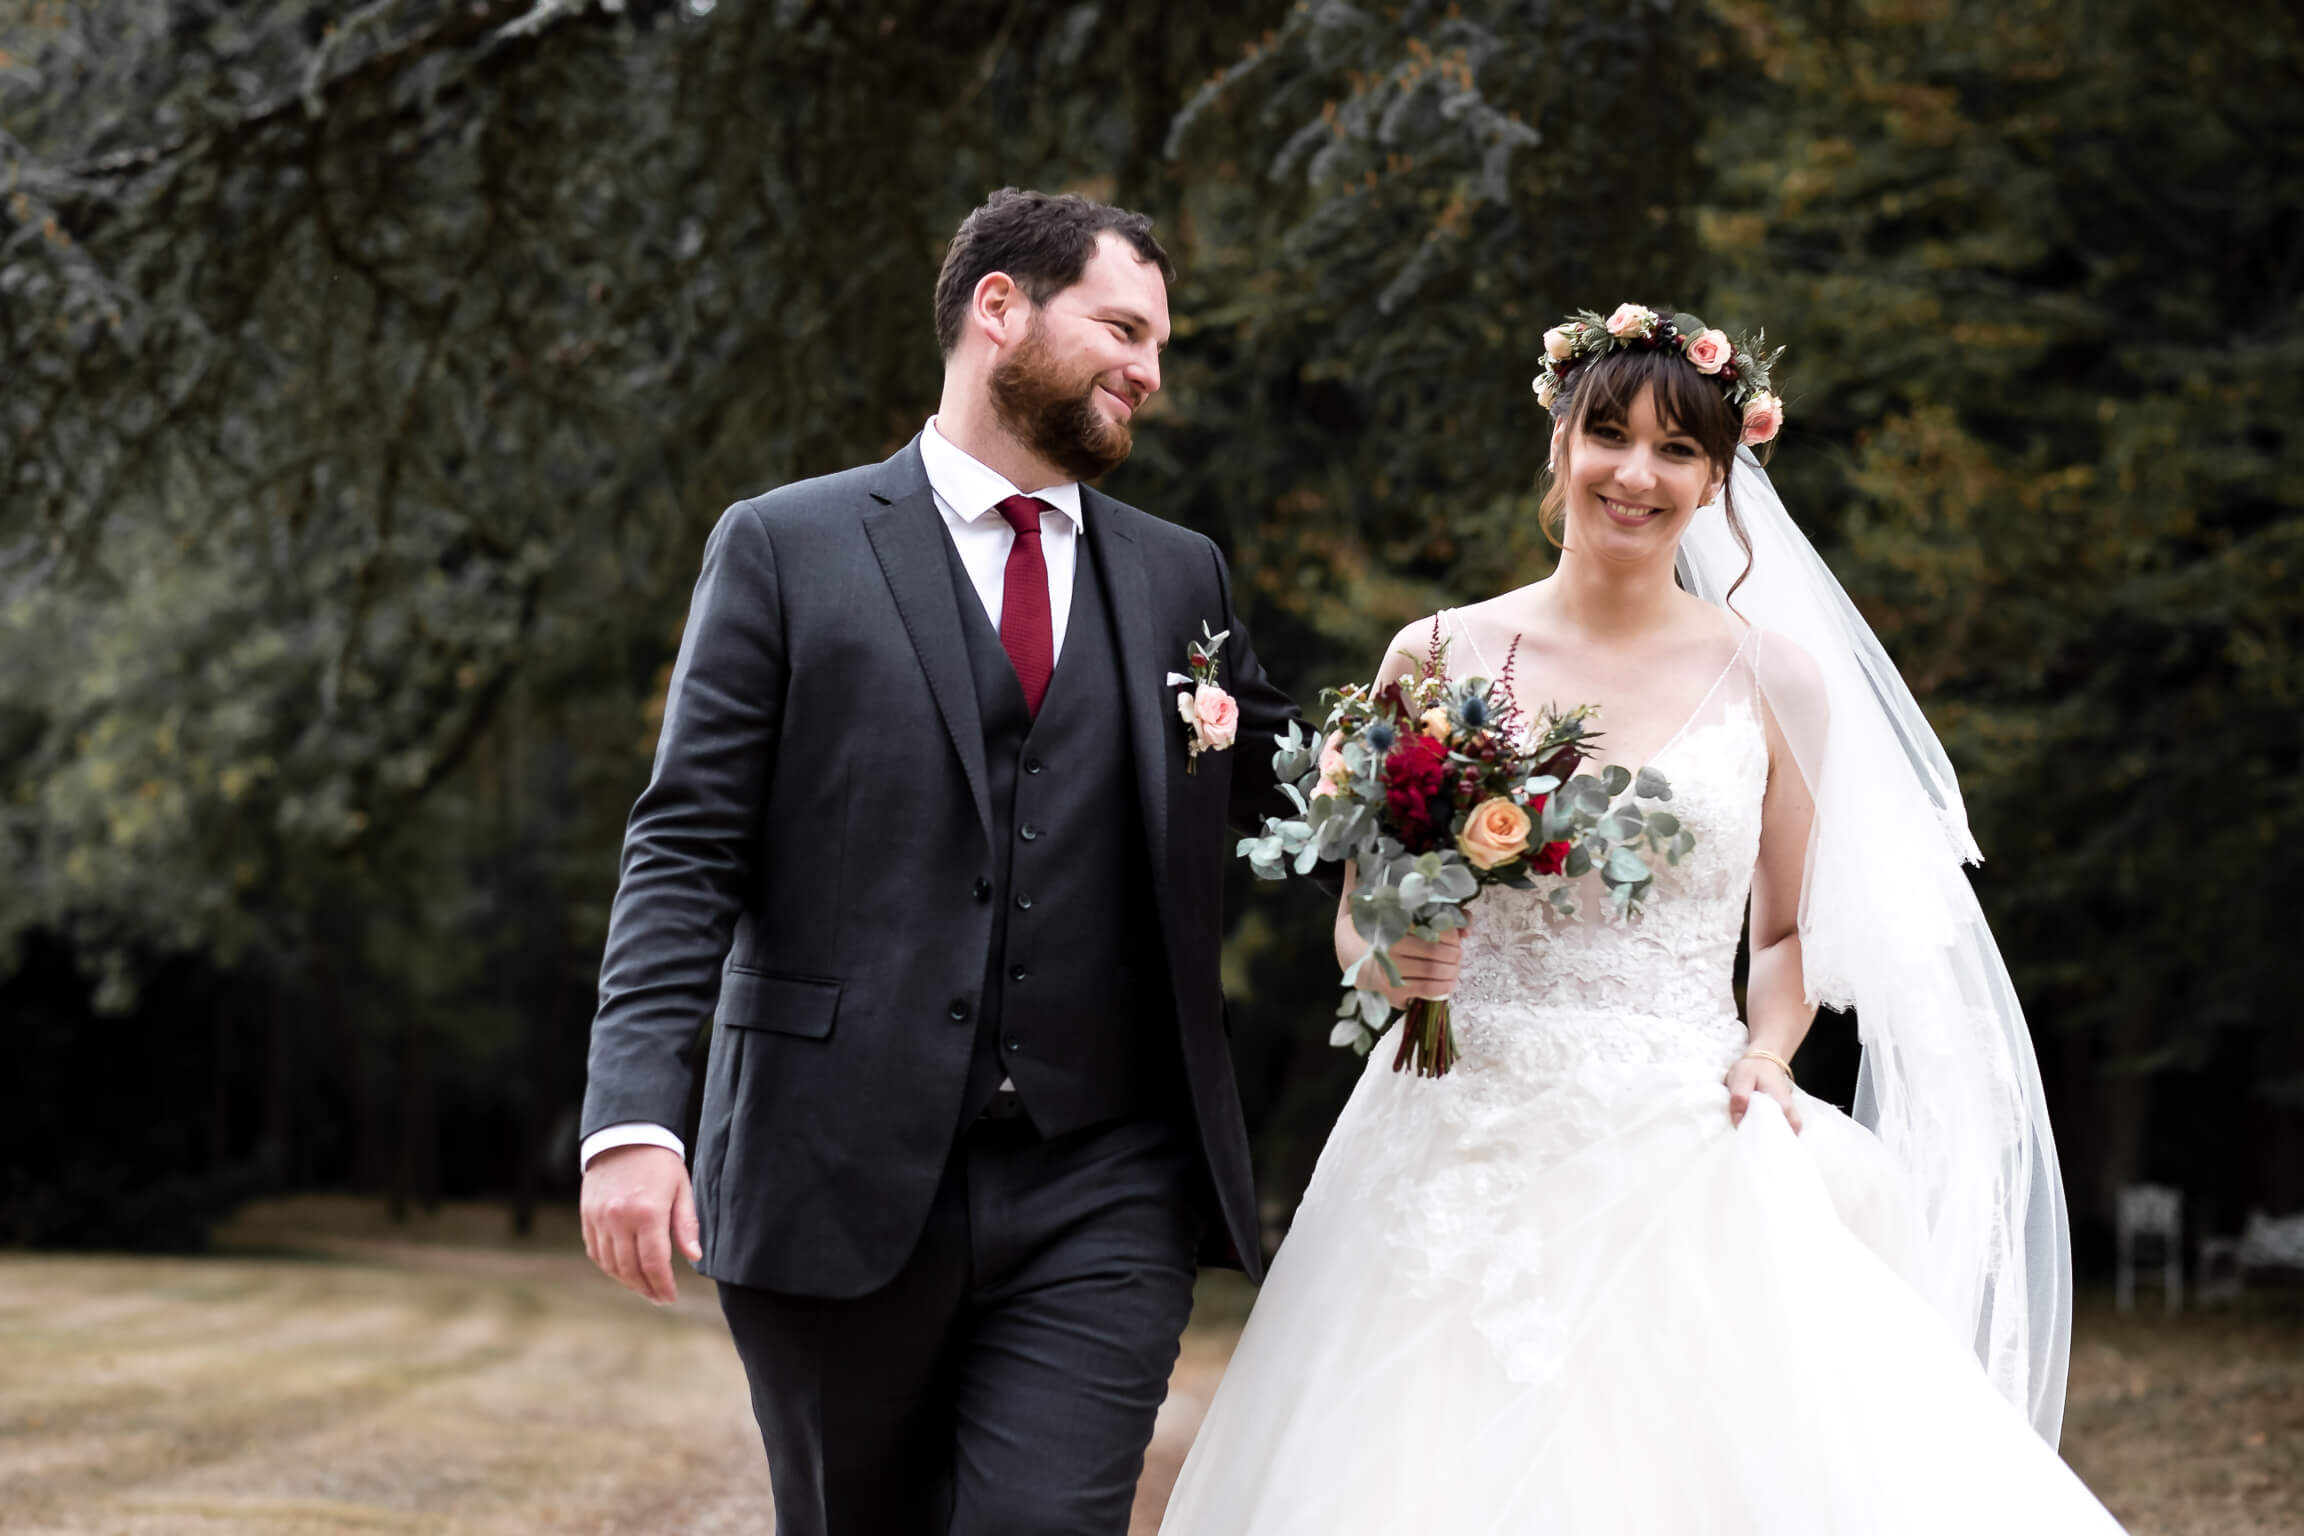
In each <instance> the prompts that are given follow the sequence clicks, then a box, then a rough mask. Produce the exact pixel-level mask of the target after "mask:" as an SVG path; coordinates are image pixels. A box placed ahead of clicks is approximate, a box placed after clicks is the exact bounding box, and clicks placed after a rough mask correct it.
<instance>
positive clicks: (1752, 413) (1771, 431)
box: [1738, 393, 1784, 446]
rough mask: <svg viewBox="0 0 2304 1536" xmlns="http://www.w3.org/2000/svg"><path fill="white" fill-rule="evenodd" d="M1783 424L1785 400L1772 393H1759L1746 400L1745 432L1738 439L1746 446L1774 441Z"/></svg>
mask: <svg viewBox="0 0 2304 1536" xmlns="http://www.w3.org/2000/svg"><path fill="white" fill-rule="evenodd" d="M1783 426H1784V402H1783V401H1781V400H1779V399H1777V398H1776V397H1775V396H1774V395H1771V394H1767V393H1761V394H1757V395H1754V396H1753V397H1752V398H1751V399H1749V400H1747V401H1745V402H1744V433H1743V436H1742V437H1741V438H1740V439H1738V440H1739V441H1740V442H1742V443H1744V444H1745V445H1746V446H1750V445H1751V444H1753V443H1772V442H1774V441H1775V440H1776V434H1777V433H1778V432H1779V431H1781V430H1782V429H1783Z"/></svg>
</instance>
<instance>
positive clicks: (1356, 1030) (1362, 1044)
mask: <svg viewBox="0 0 2304 1536" xmlns="http://www.w3.org/2000/svg"><path fill="white" fill-rule="evenodd" d="M1328 1043H1329V1044H1330V1045H1341V1046H1350V1047H1351V1048H1352V1049H1353V1050H1356V1051H1358V1052H1359V1053H1360V1054H1361V1055H1363V1056H1365V1055H1367V1054H1368V1051H1369V1048H1370V1047H1371V1046H1373V1045H1374V1044H1375V1042H1374V1041H1373V1040H1370V1039H1368V1031H1367V1028H1366V1027H1365V1026H1364V1025H1362V1024H1361V1022H1360V1020H1359V1019H1358V1018H1356V1017H1355V1018H1350V1019H1346V1020H1344V1021H1343V1022H1342V1023H1340V1024H1338V1025H1337V1026H1336V1027H1335V1028H1334V1029H1331V1030H1330V1031H1328Z"/></svg>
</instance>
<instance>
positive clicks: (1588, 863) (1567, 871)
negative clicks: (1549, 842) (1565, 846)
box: [1560, 844, 1592, 880]
mask: <svg viewBox="0 0 2304 1536" xmlns="http://www.w3.org/2000/svg"><path fill="white" fill-rule="evenodd" d="M1560 872H1561V873H1562V874H1564V875H1566V876H1567V877H1568V878H1569V879H1571V880H1581V879H1583V878H1584V877H1585V876H1586V875H1588V874H1590V873H1592V855H1591V854H1590V853H1588V852H1587V851H1585V849H1584V847H1583V845H1582V844H1578V845H1577V846H1576V847H1574V848H1571V849H1569V850H1568V862H1567V863H1565V864H1563V865H1562V866H1561V867H1560Z"/></svg>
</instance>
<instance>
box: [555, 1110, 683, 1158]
mask: <svg viewBox="0 0 2304 1536" xmlns="http://www.w3.org/2000/svg"><path fill="white" fill-rule="evenodd" d="M617 1147H662V1148H664V1149H665V1150H666V1151H670V1152H677V1153H679V1154H680V1157H681V1159H682V1160H683V1161H685V1160H686V1158H687V1156H688V1148H687V1146H686V1145H685V1144H684V1143H682V1141H681V1140H680V1138H679V1137H677V1136H675V1135H673V1134H672V1133H671V1132H670V1131H668V1130H666V1129H664V1127H662V1126H660V1125H650V1124H649V1123H648V1122H646V1121H645V1120H627V1121H625V1122H624V1123H623V1124H621V1125H611V1126H608V1127H606V1128H604V1129H602V1130H597V1131H594V1132H593V1133H592V1134H591V1135H589V1136H587V1137H585V1138H584V1145H582V1146H580V1147H578V1148H577V1149H576V1166H577V1168H578V1169H579V1170H582V1169H585V1168H589V1167H591V1166H592V1159H594V1158H596V1157H598V1156H599V1155H600V1154H601V1153H603V1152H608V1151H612V1150H614V1149H615V1148H617Z"/></svg>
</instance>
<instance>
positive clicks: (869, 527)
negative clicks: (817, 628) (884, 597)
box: [864, 438, 992, 843]
mask: <svg viewBox="0 0 2304 1536" xmlns="http://www.w3.org/2000/svg"><path fill="white" fill-rule="evenodd" d="M871 495H872V504H871V505H869V506H867V507H866V508H865V509H864V536H865V537H866V538H867V539H869V540H870V541H871V543H872V553H873V554H874V555H875V556H876V557H877V558H878V559H879V561H880V571H881V574H882V575H884V576H885V577H887V579H888V590H889V592H890V593H891V594H892V595H893V596H894V597H895V599H896V611H897V612H898V613H899V614H900V615H902V616H903V620H904V632H905V634H906V635H907V636H909V637H910V639H911V641H912V649H913V651H914V652H915V653H916V654H917V655H918V656H919V658H920V670H921V671H923V672H925V673H926V674H927V675H928V691H929V692H930V693H931V694H933V695H934V696H935V699H936V709H937V712H938V713H939V714H941V715H942V716H943V717H944V729H945V731H946V732H947V733H948V734H949V735H950V736H951V738H952V746H953V749H954V750H955V751H957V752H958V753H959V754H960V769H961V772H962V773H963V774H965V775H966V776H967V779H968V790H969V793H970V794H971V795H973V796H974V797H975V800H976V816H977V819H978V820H979V821H980V822H981V823H982V824H983V827H984V839H985V841H986V842H987V843H989V842H990V841H991V840H992V792H991V789H990V781H989V779H988V777H987V775H986V772H985V766H984V719H983V715H982V714H981V712H980V711H979V710H978V709H977V705H976V684H975V680H974V679H973V678H972V677H971V676H970V675H969V671H968V642H967V640H966V638H965V637H964V636H963V635H962V634H961V633H960V605H959V598H958V596H957V595H956V594H955V593H954V592H953V590H952V573H951V568H950V566H949V565H948V564H947V563H946V561H945V558H944V541H945V540H946V539H948V538H950V537H951V535H950V534H949V533H947V532H946V531H945V528H944V517H943V514H942V513H940V512H938V511H937V510H936V497H935V493H934V492H932V491H930V490H929V488H928V471H927V470H926V469H925V468H924V467H923V466H922V465H921V462H920V441H919V439H918V438H914V439H913V440H912V442H911V443H910V444H908V445H907V446H906V447H904V448H903V449H902V450H901V451H899V452H898V453H897V454H896V456H895V457H894V458H892V459H889V460H888V461H887V462H885V463H884V464H882V465H881V466H880V473H879V475H878V476H877V477H876V481H875V483H874V484H873V485H872V487H871Z"/></svg>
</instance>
